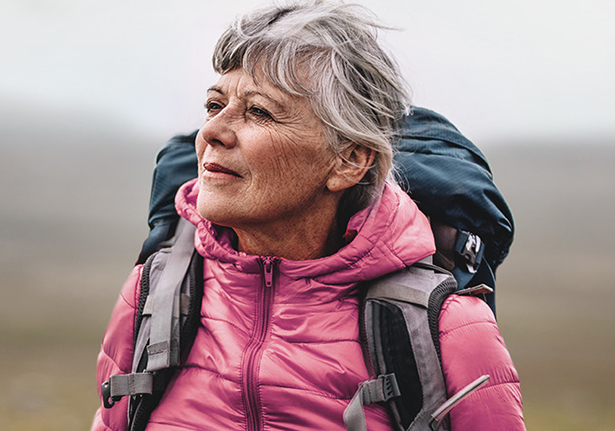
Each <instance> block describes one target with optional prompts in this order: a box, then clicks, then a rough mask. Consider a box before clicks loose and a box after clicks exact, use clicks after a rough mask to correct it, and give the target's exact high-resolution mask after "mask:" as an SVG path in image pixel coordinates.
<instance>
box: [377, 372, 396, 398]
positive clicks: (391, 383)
mask: <svg viewBox="0 0 615 431" xmlns="http://www.w3.org/2000/svg"><path fill="white" fill-rule="evenodd" d="M378 380H381V381H382V393H383V394H384V401H388V400H390V399H391V398H394V397H398V396H400V395H401V391H400V390H399V385H398V384H397V378H396V377H395V373H391V374H381V375H379V376H378Z"/></svg>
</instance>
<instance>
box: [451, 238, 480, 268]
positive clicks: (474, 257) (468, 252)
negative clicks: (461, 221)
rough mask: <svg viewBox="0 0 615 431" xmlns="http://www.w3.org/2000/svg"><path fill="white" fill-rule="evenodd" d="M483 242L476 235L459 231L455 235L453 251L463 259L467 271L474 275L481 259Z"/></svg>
mask: <svg viewBox="0 0 615 431" xmlns="http://www.w3.org/2000/svg"><path fill="white" fill-rule="evenodd" d="M483 247H484V245H483V242H482V240H481V239H480V237H479V236H478V235H475V234H473V233H472V232H465V231H462V230H460V231H459V232H458V233H457V240H456V243H455V250H456V251H457V253H458V254H459V255H460V256H461V257H462V258H463V260H464V262H465V264H466V267H467V270H468V272H469V273H471V274H475V273H476V271H477V270H478V267H479V265H480V262H481V260H482V258H483Z"/></svg>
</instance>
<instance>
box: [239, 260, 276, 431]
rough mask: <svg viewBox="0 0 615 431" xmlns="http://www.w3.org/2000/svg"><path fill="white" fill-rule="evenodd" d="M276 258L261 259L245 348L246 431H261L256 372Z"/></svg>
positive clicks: (272, 285)
mask: <svg viewBox="0 0 615 431" xmlns="http://www.w3.org/2000/svg"><path fill="white" fill-rule="evenodd" d="M275 263H276V258H274V257H271V256H264V257H261V266H262V280H263V284H262V287H261V289H260V298H259V299H260V300H259V301H257V304H256V322H255V324H254V331H253V333H252V339H251V340H250V342H249V344H248V346H247V348H246V355H245V358H246V359H245V361H244V372H243V387H244V399H245V406H246V417H247V423H248V428H247V429H248V431H258V430H260V429H261V416H262V413H261V403H260V398H259V394H258V375H257V370H258V368H259V365H260V360H261V357H262V353H263V344H264V342H265V339H266V338H267V332H268V329H269V320H270V317H271V304H272V303H273V296H274V284H273V282H274V278H273V269H274V266H275Z"/></svg>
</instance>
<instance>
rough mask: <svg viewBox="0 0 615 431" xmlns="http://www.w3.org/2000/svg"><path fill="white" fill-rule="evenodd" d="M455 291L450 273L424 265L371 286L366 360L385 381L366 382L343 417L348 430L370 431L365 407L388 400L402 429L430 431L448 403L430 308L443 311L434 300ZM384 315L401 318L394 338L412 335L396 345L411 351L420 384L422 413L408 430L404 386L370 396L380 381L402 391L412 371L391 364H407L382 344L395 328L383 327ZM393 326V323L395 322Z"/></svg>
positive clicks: (366, 317) (366, 319)
mask: <svg viewBox="0 0 615 431" xmlns="http://www.w3.org/2000/svg"><path fill="white" fill-rule="evenodd" d="M455 287H456V284H455V281H454V278H453V277H452V275H451V274H450V273H448V272H446V271H443V270H440V269H439V268H437V267H434V266H432V265H431V264H430V263H429V262H419V263H417V264H415V265H413V266H411V267H408V268H405V269H404V270H401V271H398V272H396V273H393V274H389V275H387V276H385V277H383V278H380V279H378V280H375V281H373V282H371V283H370V285H369V286H368V288H367V289H368V290H367V293H366V299H365V305H364V310H363V314H364V317H363V319H364V321H363V322H362V325H363V326H364V329H365V332H366V334H365V335H366V338H367V346H365V347H366V350H367V351H368V353H367V354H366V357H369V358H370V359H371V362H372V363H371V364H370V365H372V366H373V369H374V372H375V374H376V375H377V376H380V377H378V378H377V379H375V380H371V381H368V382H363V383H362V384H361V385H360V386H359V390H358V391H357V393H356V394H355V397H353V400H352V401H351V403H350V404H349V406H348V407H347V409H346V411H345V412H344V422H345V424H346V427H347V429H348V430H349V431H365V430H366V424H365V416H364V412H363V405H365V404H369V403H371V402H380V401H385V399H386V400H388V405H389V406H390V409H391V412H392V413H393V420H394V422H397V424H398V426H397V428H400V429H406V430H415V431H416V430H429V429H430V427H429V422H430V420H431V413H432V412H433V411H434V410H436V408H437V407H438V406H440V405H441V404H442V403H443V402H444V401H446V386H445V383H444V376H443V374H442V368H441V365H440V359H439V354H438V348H437V347H436V345H435V344H434V338H433V336H432V335H433V334H432V330H431V327H430V318H429V316H430V314H432V313H433V312H434V310H431V308H430V307H437V308H438V310H435V312H439V307H440V305H441V303H438V302H437V301H435V302H433V303H432V301H431V298H432V295H433V294H434V291H436V290H438V291H442V292H443V295H444V296H447V295H448V294H450V293H452V292H453V291H454V290H455ZM385 314H387V315H389V316H390V315H395V316H397V318H396V319H395V322H397V323H395V324H396V325H399V326H402V328H401V329H402V330H401V331H398V330H396V331H394V333H397V334H399V333H407V334H408V338H409V340H394V342H395V344H398V343H399V344H402V343H405V344H406V345H408V346H410V347H409V349H410V350H411V354H412V355H414V359H415V363H416V374H418V376H419V377H418V378H419V380H420V382H419V383H420V390H421V395H420V396H421V397H422V400H423V405H422V406H421V407H420V409H417V410H418V413H416V416H415V417H414V420H413V421H412V422H411V423H410V424H409V425H408V424H407V423H406V424H402V419H401V418H402V416H403V415H401V413H402V412H400V409H408V410H410V407H406V406H403V404H402V403H401V401H403V398H400V395H402V396H403V393H404V389H405V388H403V387H399V391H394V392H389V393H388V394H384V393H382V394H383V395H382V396H380V393H381V392H380V391H376V393H378V396H376V397H374V396H372V395H371V394H372V393H374V391H373V388H378V387H380V386H378V383H376V382H378V381H391V383H390V386H393V387H397V386H398V382H400V379H399V377H400V376H401V375H402V374H403V373H405V372H407V371H408V370H406V369H394V367H393V366H392V365H391V364H394V363H397V362H399V363H404V361H396V360H395V358H391V357H390V356H392V355H394V354H395V353H392V352H396V350H395V349H391V348H390V346H385V345H383V344H384V343H385V341H383V339H387V337H388V336H390V332H389V331H390V328H389V327H386V326H384V323H383V322H385V320H387V319H385V320H383V318H384V315H385ZM388 321H389V322H390V319H388ZM388 324H390V323H388ZM389 342H390V341H389ZM365 347H364V348H365ZM387 355H388V357H387ZM368 369H369V366H368ZM396 374H398V376H397V377H396ZM383 379H385V380H383ZM406 390H410V389H406Z"/></svg>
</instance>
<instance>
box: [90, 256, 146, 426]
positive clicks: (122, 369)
mask: <svg viewBox="0 0 615 431" xmlns="http://www.w3.org/2000/svg"><path fill="white" fill-rule="evenodd" d="M141 271H142V266H141V265H139V266H136V267H135V268H134V269H133V271H132V272H131V274H130V276H129V277H128V280H126V283H125V284H124V287H123V289H122V292H121V293H120V297H119V298H118V300H117V302H116V304H115V308H114V309H113V314H112V315H111V321H110V322H109V326H108V327H107V330H106V332H105V335H104V337H103V341H102V346H101V349H100V353H99V354H98V362H97V364H96V380H97V383H98V396H99V397H100V399H101V406H100V407H99V408H98V410H97V411H96V415H95V416H94V423H93V424H92V431H110V430H113V431H120V430H125V429H126V427H127V408H128V406H127V402H128V401H127V397H124V398H122V400H121V401H118V402H116V403H115V405H114V406H113V407H112V408H111V409H105V408H104V407H103V406H102V395H101V384H102V383H103V382H106V381H108V380H109V376H111V375H112V374H126V373H130V372H131V369H132V357H133V351H134V348H133V339H134V335H133V334H134V327H135V317H136V311H135V310H136V308H137V306H138V304H139V291H140V280H141Z"/></svg>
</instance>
